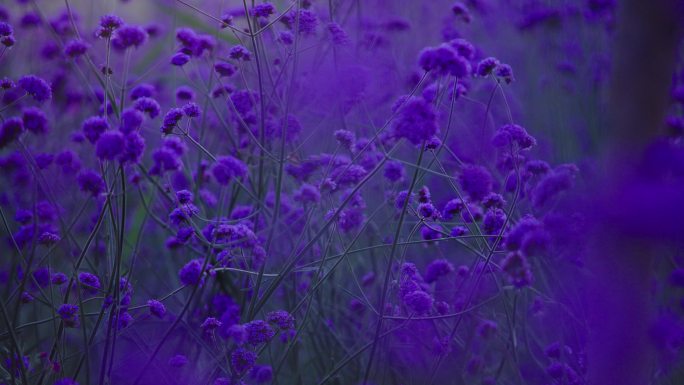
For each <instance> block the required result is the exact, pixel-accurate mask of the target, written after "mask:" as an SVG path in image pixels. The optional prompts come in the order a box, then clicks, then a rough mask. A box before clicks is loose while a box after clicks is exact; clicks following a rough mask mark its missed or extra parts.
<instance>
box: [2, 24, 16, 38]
mask: <svg viewBox="0 0 684 385" xmlns="http://www.w3.org/2000/svg"><path fill="white" fill-rule="evenodd" d="M12 34H14V29H13V28H12V26H11V25H10V24H8V23H5V22H3V21H0V36H10V35H12Z"/></svg>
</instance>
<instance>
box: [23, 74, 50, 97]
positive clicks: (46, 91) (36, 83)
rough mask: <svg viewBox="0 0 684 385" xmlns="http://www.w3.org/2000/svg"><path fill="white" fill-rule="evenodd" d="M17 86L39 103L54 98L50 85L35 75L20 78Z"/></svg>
mask: <svg viewBox="0 0 684 385" xmlns="http://www.w3.org/2000/svg"><path fill="white" fill-rule="evenodd" d="M17 84H18V85H19V87H21V88H22V89H23V90H24V91H26V93H27V94H29V95H31V96H32V97H33V99H35V100H36V101H37V102H44V101H46V100H49V99H51V98H52V89H51V88H50V85H49V84H48V83H47V82H46V81H45V80H43V79H41V78H39V77H37V76H35V75H24V76H22V77H21V78H19V81H18V82H17Z"/></svg>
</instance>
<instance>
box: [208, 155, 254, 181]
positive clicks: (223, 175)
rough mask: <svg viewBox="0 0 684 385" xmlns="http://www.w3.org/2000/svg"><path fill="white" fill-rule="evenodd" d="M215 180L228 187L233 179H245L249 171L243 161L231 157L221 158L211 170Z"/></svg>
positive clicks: (217, 159)
mask: <svg viewBox="0 0 684 385" xmlns="http://www.w3.org/2000/svg"><path fill="white" fill-rule="evenodd" d="M211 171H212V174H213V175H214V178H216V181H217V182H218V183H219V184H221V185H224V186H226V185H228V184H229V183H230V182H231V181H232V180H233V179H236V178H238V179H239V178H244V177H246V176H247V174H248V172H249V170H248V169H247V165H245V164H244V163H243V162H242V161H241V160H239V159H237V158H234V157H232V156H230V155H225V156H219V157H218V158H216V163H214V166H213V167H212V169H211Z"/></svg>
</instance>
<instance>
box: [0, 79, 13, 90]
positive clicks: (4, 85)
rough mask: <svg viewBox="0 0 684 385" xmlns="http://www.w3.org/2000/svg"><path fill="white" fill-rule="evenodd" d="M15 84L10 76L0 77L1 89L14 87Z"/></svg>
mask: <svg viewBox="0 0 684 385" xmlns="http://www.w3.org/2000/svg"><path fill="white" fill-rule="evenodd" d="M16 86H17V85H16V84H14V82H13V81H12V79H10V78H7V77H5V78H2V79H0V88H1V89H3V90H11V89H12V88H14V87H16Z"/></svg>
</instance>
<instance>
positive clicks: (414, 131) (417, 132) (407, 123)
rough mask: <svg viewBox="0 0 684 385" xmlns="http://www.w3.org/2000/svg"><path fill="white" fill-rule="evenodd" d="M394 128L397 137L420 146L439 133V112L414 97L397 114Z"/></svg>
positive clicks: (422, 100)
mask: <svg viewBox="0 0 684 385" xmlns="http://www.w3.org/2000/svg"><path fill="white" fill-rule="evenodd" d="M392 128H393V130H394V135H395V136H396V137H398V138H406V139H408V141H409V142H411V143H413V144H420V143H421V142H423V141H426V140H428V139H430V138H432V137H433V136H434V135H435V134H437V133H438V132H439V127H438V125H437V112H436V111H435V109H434V107H433V106H432V104H430V103H428V102H426V101H425V100H424V99H422V98H417V97H412V98H410V99H408V100H406V102H405V103H404V104H403V105H402V106H401V108H400V109H399V111H398V112H397V116H396V118H395V120H394V122H393V124H392Z"/></svg>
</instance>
